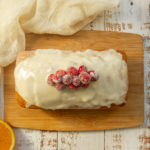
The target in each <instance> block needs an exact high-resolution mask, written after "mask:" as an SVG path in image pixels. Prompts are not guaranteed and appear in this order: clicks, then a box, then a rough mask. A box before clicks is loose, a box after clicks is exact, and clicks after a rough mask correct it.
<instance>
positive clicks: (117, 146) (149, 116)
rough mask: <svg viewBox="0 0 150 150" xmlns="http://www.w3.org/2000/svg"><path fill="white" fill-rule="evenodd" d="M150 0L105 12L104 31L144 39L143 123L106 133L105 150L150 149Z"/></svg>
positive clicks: (135, 1) (125, 3)
mask: <svg viewBox="0 0 150 150" xmlns="http://www.w3.org/2000/svg"><path fill="white" fill-rule="evenodd" d="M149 20H150V0H147V1H141V0H133V1H131V0H126V1H124V0H121V1H120V6H119V7H118V8H117V9H115V10H114V11H105V29H106V30H110V31H112V30H113V31H124V32H132V33H138V34H141V35H143V36H144V37H145V41H144V47H145V49H144V54H145V66H144V69H145V100H146V101H145V124H144V125H143V126H141V127H137V128H131V129H121V130H112V131H105V150H138V149H139V150H149V149H150V130H149V127H148V126H149V120H150V103H149V101H150V88H149V86H150V84H149V83H150V65H149V64H150V62H149V60H150V55H149V54H150V53H149V52H150V51H149V45H150V39H149V35H150V30H149V28H150V26H149V25H150V24H149Z"/></svg>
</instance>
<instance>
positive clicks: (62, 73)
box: [56, 70, 66, 77]
mask: <svg viewBox="0 0 150 150" xmlns="http://www.w3.org/2000/svg"><path fill="white" fill-rule="evenodd" d="M65 74H66V71H64V70H58V71H56V75H57V76H61V77H62V76H64V75H65Z"/></svg>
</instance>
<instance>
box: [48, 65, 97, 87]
mask: <svg viewBox="0 0 150 150" xmlns="http://www.w3.org/2000/svg"><path fill="white" fill-rule="evenodd" d="M96 80H98V75H97V74H96V73H95V71H93V70H91V71H88V69H87V68H86V67H85V66H84V65H82V66H80V67H79V69H78V70H77V69H76V68H75V67H69V68H68V69H67V71H65V70H58V71H56V74H50V75H49V76H48V81H47V82H48V84H49V85H52V86H56V88H57V89H58V90H62V89H64V88H65V87H67V86H68V87H69V88H70V89H73V90H75V89H77V88H78V87H83V88H87V87H88V86H89V83H90V82H91V81H96Z"/></svg>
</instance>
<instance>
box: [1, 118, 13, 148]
mask: <svg viewBox="0 0 150 150" xmlns="http://www.w3.org/2000/svg"><path fill="white" fill-rule="evenodd" d="M14 146H15V134H14V132H13V130H12V128H11V127H10V126H9V125H8V124H7V123H6V122H4V121H2V120H0V149H1V150H13V148H14Z"/></svg>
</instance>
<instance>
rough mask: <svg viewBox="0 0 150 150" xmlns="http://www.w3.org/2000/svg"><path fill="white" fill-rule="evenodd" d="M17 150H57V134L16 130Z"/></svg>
mask: <svg viewBox="0 0 150 150" xmlns="http://www.w3.org/2000/svg"><path fill="white" fill-rule="evenodd" d="M14 132H15V136H16V145H15V150H47V149H50V150H57V132H49V131H40V130H28V129H17V128H16V129H14Z"/></svg>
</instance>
